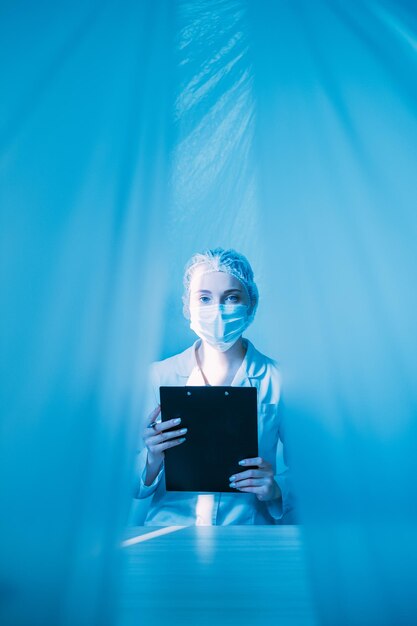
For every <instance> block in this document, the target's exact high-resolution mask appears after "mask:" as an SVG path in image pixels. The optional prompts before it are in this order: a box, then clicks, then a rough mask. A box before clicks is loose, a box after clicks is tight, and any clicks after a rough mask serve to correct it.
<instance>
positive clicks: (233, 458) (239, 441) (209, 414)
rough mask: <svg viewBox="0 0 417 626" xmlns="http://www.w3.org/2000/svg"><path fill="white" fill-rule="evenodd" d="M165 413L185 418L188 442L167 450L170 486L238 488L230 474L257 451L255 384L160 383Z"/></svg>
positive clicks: (205, 489) (164, 415) (171, 488)
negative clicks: (248, 385)
mask: <svg viewBox="0 0 417 626" xmlns="http://www.w3.org/2000/svg"><path fill="white" fill-rule="evenodd" d="M160 394H161V418H162V421H167V420H170V419H173V418H176V417H181V424H180V425H179V426H177V427H176V428H188V432H187V434H186V435H185V436H186V441H185V442H184V443H182V444H180V445H179V446H175V447H173V448H169V449H168V450H166V451H165V486H166V490H167V491H194V492H200V493H201V492H208V493H213V492H233V493H236V490H235V489H232V488H230V487H229V477H230V476H232V475H233V474H236V473H237V472H242V471H244V470H245V469H248V468H247V467H245V466H241V465H239V464H238V463H239V461H241V460H242V459H247V458H252V457H257V456H258V417H257V389H256V387H191V386H190V387H160Z"/></svg>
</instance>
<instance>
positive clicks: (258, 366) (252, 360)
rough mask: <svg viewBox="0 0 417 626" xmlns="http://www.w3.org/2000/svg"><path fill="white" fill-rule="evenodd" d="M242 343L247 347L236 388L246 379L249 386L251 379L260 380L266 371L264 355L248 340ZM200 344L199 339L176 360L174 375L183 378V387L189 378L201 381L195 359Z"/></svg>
mask: <svg viewBox="0 0 417 626" xmlns="http://www.w3.org/2000/svg"><path fill="white" fill-rule="evenodd" d="M244 341H245V342H246V345H247V349H246V354H245V358H244V359H243V362H242V365H241V366H240V368H239V370H238V371H237V373H236V377H235V380H234V383H235V384H236V385H238V386H240V385H243V384H244V381H245V380H246V379H247V380H248V382H249V384H250V381H251V379H259V378H261V377H262V376H263V375H264V374H265V370H266V363H265V357H264V355H263V354H261V353H260V352H259V351H258V350H257V349H256V348H255V346H254V345H253V344H252V343H251V342H250V341H249V339H244ZM200 343H201V339H197V341H195V342H194V344H193V345H192V346H190V347H189V348H187V350H184V352H181V354H179V355H178V357H177V359H176V373H177V375H178V376H179V377H181V378H184V385H185V384H186V382H187V380H188V379H189V378H191V380H192V381H196V380H201V379H202V376H201V371H200V368H199V366H198V363H197V358H196V349H197V347H198V346H199V345H200ZM190 382H191V381H190ZM194 384H196V383H194Z"/></svg>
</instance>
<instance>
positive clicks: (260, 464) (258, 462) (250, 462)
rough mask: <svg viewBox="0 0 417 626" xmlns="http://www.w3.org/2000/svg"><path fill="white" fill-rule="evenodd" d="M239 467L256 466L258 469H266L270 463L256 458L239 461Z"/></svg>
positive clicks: (258, 457) (259, 457)
mask: <svg viewBox="0 0 417 626" xmlns="http://www.w3.org/2000/svg"><path fill="white" fill-rule="evenodd" d="M239 465H256V466H257V467H260V468H262V469H264V468H265V467H267V466H268V465H269V463H268V461H265V460H264V459H263V458H262V457H261V456H256V457H254V458H252V459H243V460H242V461H239Z"/></svg>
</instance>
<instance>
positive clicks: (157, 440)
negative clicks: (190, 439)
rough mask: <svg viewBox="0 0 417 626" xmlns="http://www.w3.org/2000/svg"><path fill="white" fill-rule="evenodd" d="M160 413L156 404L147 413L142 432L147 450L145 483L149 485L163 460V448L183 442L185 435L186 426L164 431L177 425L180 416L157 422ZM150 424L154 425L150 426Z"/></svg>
mask: <svg viewBox="0 0 417 626" xmlns="http://www.w3.org/2000/svg"><path fill="white" fill-rule="evenodd" d="M160 413H161V406H160V405H159V404H158V406H157V407H156V408H155V409H154V410H153V411H152V413H151V414H150V415H149V417H148V420H147V426H146V428H145V432H144V433H143V440H144V443H145V446H146V448H147V450H148V459H147V462H146V469H147V471H146V479H145V485H151V484H152V483H153V481H154V480H155V478H156V476H157V475H158V472H159V469H160V467H161V465H162V462H163V460H164V456H165V455H164V452H165V450H167V449H168V448H173V447H174V446H179V445H181V444H182V443H184V441H185V437H184V436H183V435H185V433H186V432H187V429H186V428H176V429H175V430H172V431H170V432H165V431H167V430H169V429H170V428H173V427H174V426H178V425H179V424H180V423H181V418H180V417H178V418H176V419H172V420H168V421H167V422H157V419H158V416H159V414H160ZM155 422H156V423H155ZM151 424H154V425H153V426H151Z"/></svg>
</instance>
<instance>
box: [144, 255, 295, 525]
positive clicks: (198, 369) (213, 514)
mask: <svg viewBox="0 0 417 626" xmlns="http://www.w3.org/2000/svg"><path fill="white" fill-rule="evenodd" d="M183 302H184V314H185V316H186V318H188V319H189V320H190V327H191V328H192V329H193V330H194V332H195V333H196V334H197V335H198V337H199V339H198V340H197V341H196V342H195V343H194V345H193V346H191V347H190V348H188V349H187V350H185V351H184V352H182V353H180V354H177V355H175V356H173V357H171V358H169V359H165V360H164V361H160V362H158V363H154V364H153V366H152V369H151V380H152V389H153V393H154V402H155V404H157V406H156V408H155V409H154V410H153V411H152V412H151V414H150V415H149V417H148V422H147V426H146V428H145V432H144V444H145V447H144V449H143V451H142V452H141V454H140V457H139V481H138V483H139V484H138V487H137V491H136V494H135V495H136V497H138V498H152V500H151V503H150V508H149V512H148V515H147V518H146V521H145V524H147V525H158V526H165V525H179V526H182V525H193V524H198V525H199V524H203V525H225V524H274V523H279V520H281V519H282V517H283V515H284V514H285V513H287V512H288V511H289V510H290V508H291V503H290V493H289V484H288V483H289V477H288V470H287V469H286V468H285V466H284V468H283V469H284V471H282V472H281V473H279V474H277V473H276V471H275V466H276V454H277V446H278V444H279V442H280V441H281V442H282V443H283V428H282V422H281V418H280V416H279V413H278V403H279V399H280V376H279V372H278V369H277V365H276V363H275V362H274V361H273V360H272V359H269V358H268V357H266V356H264V355H263V354H261V353H260V352H258V351H257V350H256V349H255V348H254V346H253V345H252V344H251V343H250V341H248V340H247V339H244V338H243V337H242V334H243V332H244V331H245V330H246V328H247V327H248V326H249V324H250V323H251V322H252V321H253V319H254V316H255V312H256V309H257V306H258V290H257V287H256V285H255V282H254V277H253V271H252V268H251V266H250V265H249V262H248V261H247V259H246V258H245V257H244V256H243V255H241V254H239V253H237V252H235V251H234V250H223V249H221V248H216V249H214V250H208V251H206V252H204V253H203V254H196V255H194V256H193V257H192V258H191V259H190V261H189V262H188V264H187V266H186V270H185V276H184V296H183ZM184 385H227V386H230V385H233V386H255V387H257V390H258V443H259V454H260V457H258V458H256V459H241V460H240V463H239V464H240V465H241V466H242V471H241V472H239V473H237V474H236V475H234V476H231V477H229V480H230V486H231V487H232V489H234V490H235V492H233V493H215V494H204V495H203V494H198V493H190V492H186V493H183V492H181V493H180V492H175V493H174V492H166V491H165V481H164V477H163V472H164V452H165V450H167V449H168V448H171V447H174V446H181V445H182V444H183V443H184V442H185V441H186V439H187V432H186V429H183V428H181V424H180V420H179V419H177V420H170V421H166V422H163V423H162V422H161V421H160V420H159V414H160V406H159V387H160V386H184ZM173 427H176V428H175V429H174V430H172V431H170V432H167V429H170V428H173ZM281 450H283V448H282V445H281ZM245 465H247V466H250V467H251V469H248V470H245ZM254 467H255V469H253V468H254Z"/></svg>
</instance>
